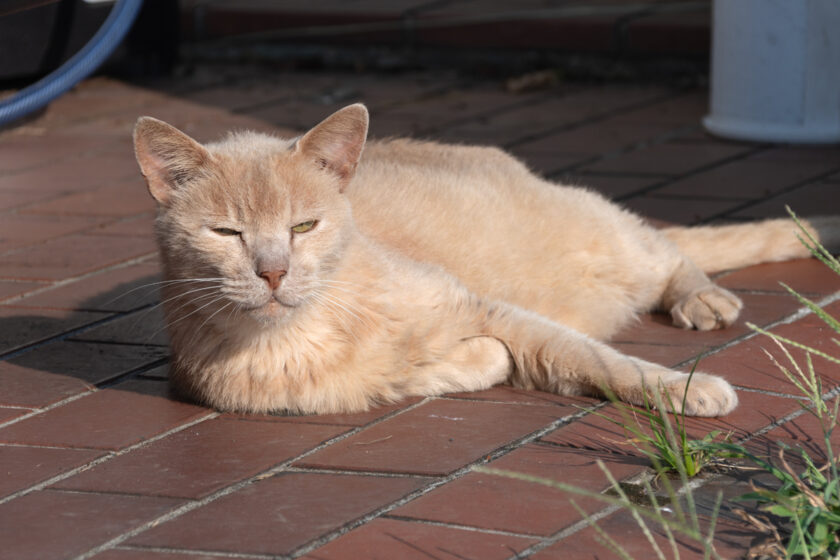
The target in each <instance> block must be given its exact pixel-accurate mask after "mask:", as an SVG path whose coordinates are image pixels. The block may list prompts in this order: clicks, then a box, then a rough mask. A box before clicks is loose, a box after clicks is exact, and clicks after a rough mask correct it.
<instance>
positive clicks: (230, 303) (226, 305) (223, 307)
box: [189, 301, 235, 345]
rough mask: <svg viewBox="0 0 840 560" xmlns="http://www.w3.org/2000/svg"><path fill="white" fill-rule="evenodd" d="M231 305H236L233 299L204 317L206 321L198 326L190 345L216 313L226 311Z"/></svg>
mask: <svg viewBox="0 0 840 560" xmlns="http://www.w3.org/2000/svg"><path fill="white" fill-rule="evenodd" d="M231 305H235V304H234V303H233V302H232V301H229V302H227V303H226V304H224V305H223V306H221V307H220V308H219V309H217V310H216V311H214V312H213V313H212V314H211V315H210V316H209V317H207V318H206V319H204V321H203V322H202V323H201V324H200V325H199V326H198V328H197V329H195V333H194V334H193V336H192V338H191V339H190V342H189V345H192V343H193V342H194V341H195V339H196V337H197V336H198V335H199V334H200V333H201V329H202V328H203V327H204V325H206V324H207V323H208V322H209V321H210V320H211V319H212V318H213V317H215V316H216V315H218V314H219V313H220V312H222V311H224V310H225V309H227V308H228V307H230V306H231Z"/></svg>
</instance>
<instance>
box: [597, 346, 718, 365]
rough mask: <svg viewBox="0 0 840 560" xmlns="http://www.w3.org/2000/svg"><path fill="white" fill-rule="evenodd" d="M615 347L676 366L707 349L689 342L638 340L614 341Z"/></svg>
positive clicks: (652, 360) (658, 362)
mask: <svg viewBox="0 0 840 560" xmlns="http://www.w3.org/2000/svg"><path fill="white" fill-rule="evenodd" d="M610 346H612V347H613V348H615V349H616V350H618V351H619V352H621V353H623V354H627V355H628V356H635V357H637V358H641V359H643V360H647V361H649V362H654V363H657V364H662V365H663V366H669V367H675V366H677V365H678V364H681V363H683V362H685V361H687V360H690V359H693V358H695V359H696V357H697V356H699V355H700V354H702V353H703V351H704V350H706V347H704V346H700V345H695V346H693V345H689V344H667V340H666V341H665V343H664V344H644V343H638V342H613V343H611V344H610Z"/></svg>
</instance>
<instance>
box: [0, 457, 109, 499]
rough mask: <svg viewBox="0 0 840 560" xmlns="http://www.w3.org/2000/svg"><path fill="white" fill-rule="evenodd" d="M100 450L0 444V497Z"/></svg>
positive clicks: (82, 461) (77, 464)
mask: <svg viewBox="0 0 840 560" xmlns="http://www.w3.org/2000/svg"><path fill="white" fill-rule="evenodd" d="M102 455H103V453H102V452H101V451H92V450H87V449H53V448H48V447H18V446H11V445H5V446H0V473H3V476H2V477H0V498H2V497H5V496H8V495H9V494H13V493H15V492H19V491H21V490H24V489H26V488H30V487H31V486H34V485H36V484H38V483H40V482H43V481H45V480H48V479H50V478H52V477H54V476H57V475H59V474H61V473H63V472H67V471H69V470H72V469H75V468H77V467H80V466H82V465H84V464H87V463H89V462H91V461H93V460H94V459H96V458H98V457H101V456H102Z"/></svg>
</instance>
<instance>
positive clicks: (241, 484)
mask: <svg viewBox="0 0 840 560" xmlns="http://www.w3.org/2000/svg"><path fill="white" fill-rule="evenodd" d="M429 400H430V399H428V398H426V399H423V400H421V401H420V402H417V403H415V404H413V405H410V406H407V407H405V408H402V409H400V410H396V411H394V412H392V413H390V414H386V415H384V416H382V417H380V418H377V419H376V420H374V421H372V422H370V423H368V424H365V425H364V426H359V427H357V428H355V429H352V430H348V431H347V432H344V433H342V434H339V435H337V436H335V437H333V438H330V439H328V440H327V441H325V442H322V443H320V444H319V445H316V446H315V447H313V448H311V449H308V450H307V451H305V452H303V453H301V454H299V455H296V456H295V457H291V458H289V459H286V460H285V461H283V462H281V463H279V464H277V465H275V466H273V467H271V468H269V469H266V470H264V471H262V472H260V473H257V474H255V475H253V476H251V477H248V478H246V479H244V480H240V481H238V482H235V483H233V484H230V485H228V486H225V487H224V488H220V489H219V490H216V491H215V492H213V493H211V494H209V495H207V496H205V497H203V498H200V499H198V500H195V501H191V502H187V503H185V504H183V505H181V506H178V507H176V508H174V509H172V510H170V511H169V512H167V513H165V514H163V515H160V516H158V517H156V518H155V519H153V520H151V521H147V522H146V523H143V524H141V525H139V526H137V527H135V528H133V529H131V530H129V531H126V532H124V533H122V534H120V535H117V536H116V537H113V538H112V539H110V540H108V541H106V542H104V543H102V544H100V545H99V546H97V547H94V548H92V549H90V550H88V551H87V552H85V553H83V554H80V555H78V556H76V557H74V558H75V560H85V559H87V558H90V557H92V556H95V555H96V554H99V553H100V552H103V551H105V550H108V549H111V548H114V547H115V546H117V545H119V544H120V543H122V542H125V541H126V540H128V539H130V538H132V537H135V536H137V535H139V534H141V533H143V532H145V531H147V530H148V529H151V528H152V527H156V526H158V525H160V524H161V523H166V522H168V521H171V520H173V519H176V518H178V517H180V516H182V515H184V514H185V513H188V512H190V511H192V510H194V509H197V508H199V507H202V506H205V505H207V504H209V503H212V502H214V501H216V500H218V499H219V498H222V497H224V496H227V495H228V494H232V493H234V492H236V491H238V490H240V489H242V488H245V487H246V486H250V485H251V484H254V483H255V482H258V481H260V480H264V479H266V478H270V477H272V476H274V475H276V474H279V473H281V472H285V470H286V469H287V468H288V467H289V466H291V465H292V464H294V463H295V462H297V461H300V460H301V459H303V458H305V457H308V456H309V455H312V454H313V453H316V452H318V451H320V450H321V449H324V448H326V447H328V446H330V445H332V444H334V443H337V442H339V441H342V440H344V439H347V438H348V437H350V436H352V435H355V434H357V433H359V432H361V431H362V430H364V429H365V428H367V427H369V426H373V425H375V424H379V423H380V422H384V421H385V420H388V419H390V418H394V417H396V416H399V415H401V414H403V413H405V412H408V411H409V410H413V409H415V408H417V407H419V406H421V405H423V404H424V403H426V402H428V401H429ZM219 415H220V414H219V413H213V414H211V415H209V416H208V417H204V419H208V418H209V417H213V418H215V417H217V416H219ZM202 421H203V420H202ZM197 423H198V422H194V423H192V424H190V425H194V424H197ZM190 425H185V426H184V428H186V427H189V426H190ZM182 429H183V428H182ZM177 431H180V430H177ZM166 435H168V434H166ZM157 439H160V438H157ZM143 443H144V444H145V443H146V442H143ZM139 446H140V445H139V444H138V447H139ZM106 460H107V459H106ZM102 462H104V461H102ZM0 503H2V502H0Z"/></svg>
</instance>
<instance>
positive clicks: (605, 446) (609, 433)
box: [542, 372, 800, 455]
mask: <svg viewBox="0 0 840 560" xmlns="http://www.w3.org/2000/svg"><path fill="white" fill-rule="evenodd" d="M716 373H717V372H716ZM738 398H739V404H738V407H737V408H736V409H735V410H734V411H733V412H731V413H729V414H727V415H726V416H723V417H721V418H690V417H687V418H686V424H685V426H686V432H687V433H688V436H689V437H692V438H695V439H700V438H703V437H704V436H706V434H709V433H710V432H712V431H715V430H718V431H720V432H721V434H723V435H725V434H728V433H732V434H733V438H734V439H735V440H738V439H743V438H744V437H746V436H748V435H750V434H752V433H753V432H755V431H757V430H760V429H762V428H764V427H766V426H768V425H770V424H772V423H773V422H776V421H778V420H779V419H781V418H783V417H785V416H786V415H788V414H790V413H792V412H795V411H797V410H799V408H800V407H799V403H798V401H797V400H796V399H789V398H782V397H775V396H772V395H764V394H761V393H756V392H752V391H738ZM674 404H675V405H676V406H679V403H674ZM633 411H634V409H633V408H629V409H628V408H626V407H624V406H623V405H622V406H617V405H615V404H610V405H609V406H606V407H604V408H601V409H599V410H598V411H597V413H593V414H590V415H588V416H586V417H584V418H581V419H579V420H575V421H574V422H572V423H570V424H567V425H565V426H561V427H560V428H557V429H556V430H554V431H553V432H551V433H550V434H547V435H546V436H544V437H543V438H542V440H543V441H547V442H550V443H554V444H557V445H562V446H567V447H570V448H574V449H590V450H594V451H599V452H602V453H610V454H631V455H638V454H639V452H638V451H637V450H636V448H635V447H634V446H633V445H632V444H631V443H630V442H629V441H628V439H629V438H631V437H634V436H633V435H632V433H631V432H629V431H625V429H624V428H623V427H622V426H620V425H617V424H615V423H614V422H611V421H610V420H608V419H607V418H610V419H612V420H617V421H619V422H621V423H622V425H628V426H631V427H636V426H638V427H641V429H642V431H643V432H645V433H650V429H649V428H648V422H647V420H646V419H645V418H644V417H643V416H642V415H639V414H637V415H636V416H635V417H634V416H633V414H634V412H633ZM605 416H606V417H607V418H605ZM671 420H672V422H673V421H675V418H674V417H673V416H672V417H671Z"/></svg>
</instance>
